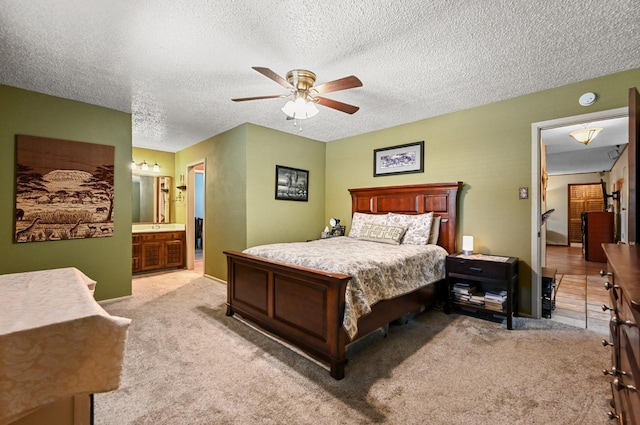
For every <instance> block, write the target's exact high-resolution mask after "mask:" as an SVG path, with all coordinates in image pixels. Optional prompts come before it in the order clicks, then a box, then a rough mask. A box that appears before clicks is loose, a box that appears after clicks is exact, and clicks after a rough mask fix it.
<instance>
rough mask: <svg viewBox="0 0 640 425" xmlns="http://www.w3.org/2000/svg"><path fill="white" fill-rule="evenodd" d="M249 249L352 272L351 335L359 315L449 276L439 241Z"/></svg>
mask: <svg viewBox="0 0 640 425" xmlns="http://www.w3.org/2000/svg"><path fill="white" fill-rule="evenodd" d="M244 252H245V253H247V254H251V255H256V256H259V257H263V258H268V259H271V260H278V261H283V262H287V263H292V264H296V265H299V266H305V267H312V268H315V269H320V270H326V271H331V272H339V273H345V274H348V275H350V276H351V280H350V281H349V283H348V284H347V290H346V294H345V304H346V305H345V312H344V320H343V325H344V328H345V329H346V331H347V334H348V335H349V337H350V338H353V337H354V336H355V335H356V334H357V333H358V327H357V322H358V318H359V317H361V316H364V315H365V314H367V313H369V312H371V306H372V305H374V304H375V303H377V302H378V301H380V300H384V299H390V298H394V297H397V296H399V295H403V294H406V293H409V292H411V291H413V290H415V289H417V288H420V287H422V286H425V285H428V284H430V283H433V282H436V281H439V280H441V279H444V277H445V258H446V256H447V251H446V250H445V249H444V248H442V247H441V246H438V245H389V244H383V243H379V242H368V241H363V240H359V239H355V238H349V237H334V238H328V239H320V240H316V241H310V242H292V243H279V244H270V245H261V246H255V247H252V248H248V249H246V250H245V251H244Z"/></svg>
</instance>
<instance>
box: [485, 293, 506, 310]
mask: <svg viewBox="0 0 640 425" xmlns="http://www.w3.org/2000/svg"><path fill="white" fill-rule="evenodd" d="M506 301H507V291H505V290H490V291H487V292H486V293H485V294H484V307H485V308H486V309H487V310H493V311H504V303H505V302H506Z"/></svg>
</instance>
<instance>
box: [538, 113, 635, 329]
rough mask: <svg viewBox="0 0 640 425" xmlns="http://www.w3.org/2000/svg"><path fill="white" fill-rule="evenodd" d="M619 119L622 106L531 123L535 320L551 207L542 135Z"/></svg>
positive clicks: (540, 309) (539, 298)
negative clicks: (547, 214)
mask: <svg viewBox="0 0 640 425" xmlns="http://www.w3.org/2000/svg"><path fill="white" fill-rule="evenodd" d="M622 117H628V108H626V107H623V108H618V109H613V110H609V111H600V112H595V113H591V114H585V115H579V116H574V117H566V118H559V119H555V120H550V121H543V122H537V123H533V124H531V141H532V143H531V146H532V151H531V153H532V155H531V157H532V170H531V171H532V172H531V179H532V181H531V187H532V191H531V192H532V193H533V196H532V202H531V283H532V284H531V286H532V288H531V289H532V295H533V296H532V314H533V316H534V317H536V318H540V317H541V316H542V300H541V297H539V296H537V295H536V294H541V293H542V292H541V284H542V267H546V265H547V264H546V256H547V255H546V254H547V252H546V238H545V236H544V235H545V227H543V222H542V211H547V209H548V208H552V207H550V206H548V205H546V201H545V193H546V182H547V180H548V177H547V175H546V170H543V169H542V164H544V160H543V158H542V155H543V152H544V149H545V148H544V143H543V141H542V132H543V130H551V129H557V128H560V127H565V126H570V125H576V124H582V123H589V122H594V121H600V120H607V119H614V118H622ZM576 143H577V142H576ZM543 176H544V179H543ZM543 180H544V181H543ZM543 242H545V243H543Z"/></svg>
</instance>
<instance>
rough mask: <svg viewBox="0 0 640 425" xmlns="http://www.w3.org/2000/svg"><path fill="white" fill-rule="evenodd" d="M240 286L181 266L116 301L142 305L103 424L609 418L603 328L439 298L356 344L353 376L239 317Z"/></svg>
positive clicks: (106, 400)
mask: <svg viewBox="0 0 640 425" xmlns="http://www.w3.org/2000/svg"><path fill="white" fill-rule="evenodd" d="M225 300H226V286H225V285H223V284H221V283H218V282H216V281H213V280H210V279H207V278H203V277H198V275H197V274H195V273H191V272H176V273H170V274H165V275H156V276H150V277H145V278H137V279H134V296H133V297H131V298H128V299H124V300H120V301H115V302H111V303H107V304H104V307H105V308H106V309H107V310H108V311H109V312H111V313H112V314H116V315H120V316H124V317H129V318H131V319H133V321H132V324H131V327H130V331H129V332H130V333H129V340H128V342H127V353H126V358H125V367H124V372H123V381H122V385H121V387H120V389H118V390H116V391H112V392H110V393H105V394H97V395H96V396H95V423H96V425H125V424H172V425H177V424H319V425H321V424H368V423H384V424H431V425H439V424H482V425H491V424H603V425H604V424H608V423H610V422H609V420H608V419H607V417H606V412H607V411H608V410H609V406H608V398H609V397H610V395H611V394H610V387H609V384H608V381H609V379H608V378H607V377H604V376H603V375H602V372H601V370H602V369H603V368H605V367H606V368H610V366H611V365H610V354H609V351H608V350H607V349H605V348H603V347H602V346H601V345H600V343H599V342H600V340H601V336H600V335H598V334H596V333H594V332H592V331H590V330H587V329H577V328H574V327H570V326H566V325H564V324H560V323H556V322H553V321H550V320H546V319H543V320H539V321H536V320H526V319H520V318H518V319H516V321H515V325H516V327H517V329H516V330H513V331H507V330H506V328H505V326H504V325H503V324H500V323H493V322H489V321H484V320H480V319H477V318H473V317H468V316H464V315H456V314H452V315H449V316H448V315H445V314H444V313H442V312H440V311H430V312H427V313H425V314H422V315H419V316H418V317H417V318H415V319H414V320H412V321H411V322H410V323H409V324H408V325H405V326H400V327H391V328H390V332H389V335H388V336H387V337H386V338H384V337H383V336H382V335H381V333H376V334H374V335H372V336H371V337H369V338H367V339H366V340H365V341H364V342H363V343H361V344H357V345H356V346H355V347H351V350H350V362H349V364H348V366H347V376H346V378H345V379H343V380H341V381H336V380H334V379H332V378H331V377H330V376H329V374H328V372H327V371H326V370H325V369H323V368H321V367H319V366H318V365H316V364H315V363H313V362H311V361H309V360H307V359H306V358H304V357H302V356H300V355H298V354H296V353H293V352H292V351H291V350H288V349H287V348H285V347H283V346H282V345H280V344H278V343H277V342H274V341H273V340H271V339H269V338H267V337H265V336H264V335H262V334H260V333H258V332H256V331H255V330H253V329H251V328H250V327H248V326H246V325H245V324H243V323H241V322H240V321H238V320H235V319H233V318H229V317H226V316H225V315H224V312H225Z"/></svg>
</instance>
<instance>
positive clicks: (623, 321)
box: [601, 244, 640, 424]
mask: <svg viewBox="0 0 640 425" xmlns="http://www.w3.org/2000/svg"><path fill="white" fill-rule="evenodd" d="M602 247H603V248H604V252H605V255H606V257H607V270H606V272H605V271H602V272H601V274H602V275H603V276H606V277H607V282H606V283H605V287H606V288H607V290H608V291H609V294H610V298H611V305H610V306H606V305H604V306H603V307H602V308H603V309H609V310H610V312H611V324H610V331H611V340H610V341H606V340H605V341H603V342H602V343H603V345H605V346H611V369H610V370H605V371H604V373H605V374H606V375H610V377H611V382H610V384H611V391H612V393H613V403H612V405H613V410H612V411H610V412H609V417H610V418H611V419H616V420H617V423H619V424H640V394H638V389H640V331H639V328H638V326H640V266H639V263H640V249H639V248H638V246H629V245H616V244H603V245H602Z"/></svg>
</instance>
